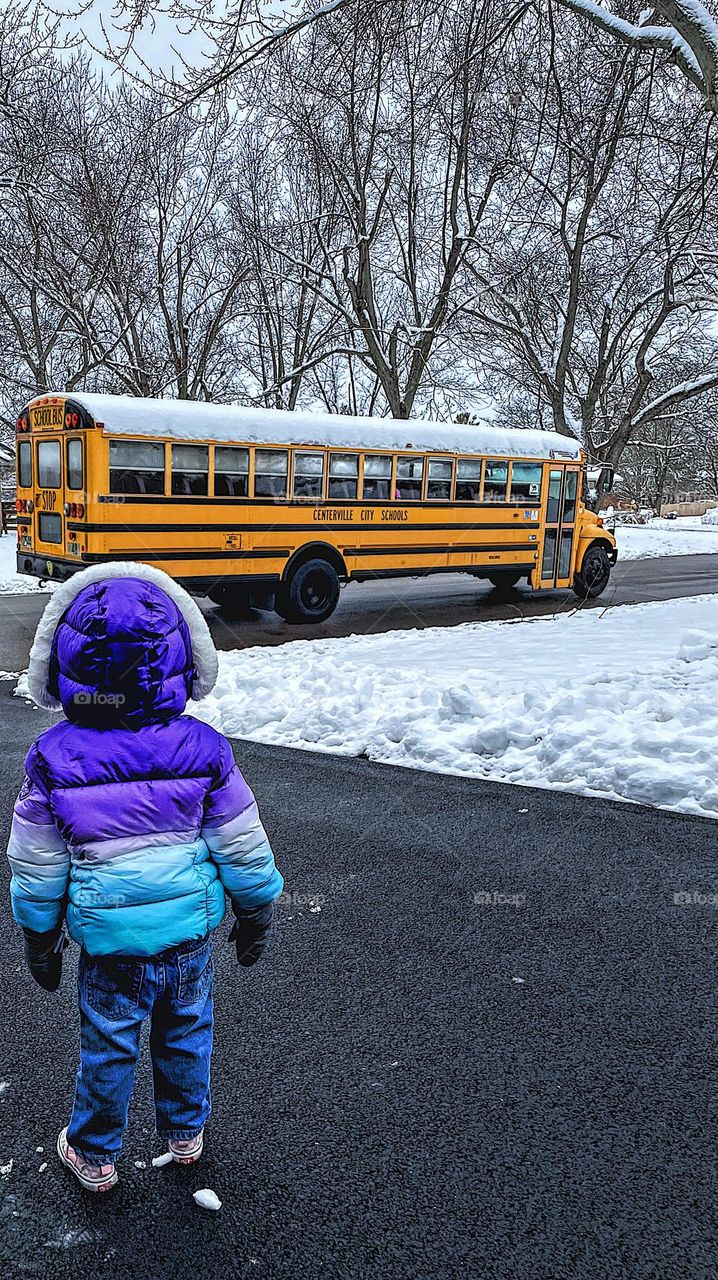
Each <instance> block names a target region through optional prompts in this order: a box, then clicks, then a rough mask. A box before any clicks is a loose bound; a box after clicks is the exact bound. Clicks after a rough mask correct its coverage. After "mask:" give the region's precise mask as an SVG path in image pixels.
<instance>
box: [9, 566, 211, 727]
mask: <svg viewBox="0 0 718 1280" xmlns="http://www.w3.org/2000/svg"><path fill="white" fill-rule="evenodd" d="M216 679H217V652H216V650H215V647H214V643H213V641H212V637H211V636H210V634H209V629H208V627H207V623H206V622H205V620H204V617H203V615H202V613H201V611H200V609H199V606H198V605H197V603H196V602H195V601H194V600H193V599H192V597H191V596H189V595H188V594H187V592H186V591H185V590H184V589H183V588H182V587H180V586H179V585H178V583H176V582H175V581H174V579H173V578H170V577H169V576H168V575H167V574H166V573H163V572H162V571H161V570H160V569H153V568H151V567H150V566H149V565H145V564H138V563H135V562H129V561H121V562H116V563H114V564H97V565H92V566H91V568H89V569H84V570H82V571H81V572H79V573H77V574H75V575H74V576H73V577H72V578H69V579H68V580H67V581H66V582H63V583H62V584H61V586H59V587H58V588H57V589H56V590H55V592H54V593H53V595H52V596H51V598H50V600H49V601H48V604H47V605H46V607H45V611H44V613H43V615H42V617H41V619H40V622H39V624H38V628H37V631H36V633H35V640H34V643H33V646H32V650H31V652H30V665H29V669H28V689H29V692H30V695H31V697H32V698H33V699H34V701H35V702H36V703H37V704H38V706H40V707H44V708H46V709H48V710H58V709H59V708H60V707H62V709H63V710H64V712H65V714H66V716H67V717H68V719H70V720H74V721H77V722H80V723H86V724H95V725H108V726H109V725H111V724H115V723H123V724H125V725H130V726H134V725H138V724H143V723H151V722H152V721H159V720H166V719H168V718H169V717H171V716H172V715H178V714H180V713H181V712H182V711H183V710H184V707H185V704H186V702H187V699H188V698H194V699H199V698H204V697H206V695H207V694H208V693H209V692H210V691H211V690H212V688H213V687H214V684H215V681H216Z"/></svg>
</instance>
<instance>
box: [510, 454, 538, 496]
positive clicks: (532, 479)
mask: <svg viewBox="0 0 718 1280" xmlns="http://www.w3.org/2000/svg"><path fill="white" fill-rule="evenodd" d="M540 495H541V463H540V462H514V464H513V466H512V468H511V490H510V493H509V497H510V499H511V501H512V502H528V503H532V502H538V500H539V497H540Z"/></svg>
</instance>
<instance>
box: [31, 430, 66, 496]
mask: <svg viewBox="0 0 718 1280" xmlns="http://www.w3.org/2000/svg"><path fill="white" fill-rule="evenodd" d="M37 476H38V480H37V483H38V484H39V486H40V488H41V489H59V488H60V484H61V483H62V481H61V471H60V441H59V440H41V441H40V443H39V444H38V446H37Z"/></svg>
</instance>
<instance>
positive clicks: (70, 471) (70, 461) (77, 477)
mask: <svg viewBox="0 0 718 1280" xmlns="http://www.w3.org/2000/svg"><path fill="white" fill-rule="evenodd" d="M67 487H68V489H82V488H83V487H84V479H83V475H82V441H81V440H78V439H74V440H68V442H67Z"/></svg>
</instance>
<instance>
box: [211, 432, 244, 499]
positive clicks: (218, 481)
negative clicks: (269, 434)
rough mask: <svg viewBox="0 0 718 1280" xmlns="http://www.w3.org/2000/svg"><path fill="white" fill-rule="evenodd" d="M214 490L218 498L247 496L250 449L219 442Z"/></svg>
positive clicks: (215, 450) (215, 459) (215, 457)
mask: <svg viewBox="0 0 718 1280" xmlns="http://www.w3.org/2000/svg"><path fill="white" fill-rule="evenodd" d="M214 492H215V496H216V497H218V498H246V497H247V494H248V493H249V449H236V448H234V447H233V446H229V445H223V444H218V445H215V448H214Z"/></svg>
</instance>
